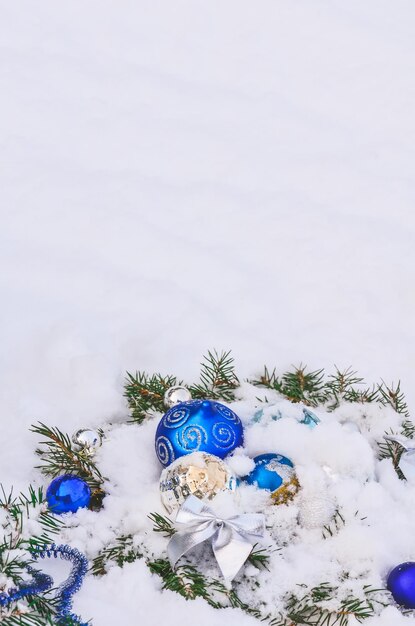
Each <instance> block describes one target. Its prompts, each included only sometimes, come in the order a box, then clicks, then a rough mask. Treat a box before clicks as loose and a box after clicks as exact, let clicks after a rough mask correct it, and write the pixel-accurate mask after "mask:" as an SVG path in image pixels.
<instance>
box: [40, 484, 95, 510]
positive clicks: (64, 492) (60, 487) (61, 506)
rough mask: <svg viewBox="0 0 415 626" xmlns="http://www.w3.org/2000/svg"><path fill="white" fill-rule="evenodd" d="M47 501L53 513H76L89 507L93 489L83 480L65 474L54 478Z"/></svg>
mask: <svg viewBox="0 0 415 626" xmlns="http://www.w3.org/2000/svg"><path fill="white" fill-rule="evenodd" d="M46 500H47V503H48V505H49V509H50V510H51V511H52V513H56V514H57V515H61V514H62V513H75V512H76V511H77V510H78V509H80V508H83V507H86V506H88V505H89V503H90V500H91V489H90V487H89V485H88V483H86V482H85V481H84V480H83V479H82V478H80V477H79V476H75V475H73V474H63V476H58V477H57V478H54V479H53V480H52V482H51V483H50V485H49V487H48V489H47V491H46Z"/></svg>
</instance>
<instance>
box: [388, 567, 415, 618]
mask: <svg viewBox="0 0 415 626" xmlns="http://www.w3.org/2000/svg"><path fill="white" fill-rule="evenodd" d="M387 587H388V589H389V591H390V592H391V594H392V595H393V599H394V600H395V602H397V603H398V604H400V605H401V606H403V607H405V608H406V609H415V563H413V562H411V561H410V562H408V563H401V564H400V565H398V566H397V567H395V568H394V569H393V570H392V571H391V572H390V573H389V576H388V582H387Z"/></svg>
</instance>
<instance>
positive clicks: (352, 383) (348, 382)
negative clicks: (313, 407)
mask: <svg viewBox="0 0 415 626" xmlns="http://www.w3.org/2000/svg"><path fill="white" fill-rule="evenodd" d="M335 369H336V372H335V374H330V375H329V376H328V382H327V383H326V387H327V389H328V390H329V392H330V395H331V397H330V402H331V404H330V406H329V407H328V409H329V410H330V411H334V409H337V408H338V406H339V405H340V402H341V401H342V400H345V398H346V397H350V394H353V393H355V392H356V391H357V390H356V385H357V386H358V385H362V384H363V383H364V381H363V378H361V377H360V376H358V375H357V372H355V371H354V370H353V369H352V368H351V367H347V368H346V369H344V370H339V368H338V367H337V366H336V365H335Z"/></svg>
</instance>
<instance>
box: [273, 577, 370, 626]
mask: <svg viewBox="0 0 415 626" xmlns="http://www.w3.org/2000/svg"><path fill="white" fill-rule="evenodd" d="M301 586H302V587H305V585H301ZM378 591H379V590H378V589H372V588H370V587H364V589H363V594H364V598H363V599H362V598H355V597H347V598H345V599H343V600H339V605H338V607H337V608H336V609H332V608H328V606H327V605H328V603H330V604H331V603H332V601H333V600H336V599H337V598H338V588H337V587H334V586H332V585H330V584H329V583H322V584H321V585H319V586H317V587H313V588H312V589H310V590H309V591H308V592H307V593H305V594H304V595H302V596H300V597H298V596H296V595H295V594H289V595H288V597H287V598H286V600H285V614H284V615H281V614H280V615H279V616H278V617H276V618H274V619H272V620H271V622H270V624H271V626H295V625H296V624H307V625H308V626H323V625H324V626H346V625H347V624H348V622H349V618H350V617H351V616H353V617H354V618H355V619H356V620H357V621H359V622H361V621H363V620H364V619H367V618H368V617H371V616H372V615H374V613H375V610H374V601H373V600H372V599H371V597H370V596H371V595H372V594H374V593H375V592H378Z"/></svg>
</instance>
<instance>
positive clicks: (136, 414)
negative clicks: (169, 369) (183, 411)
mask: <svg viewBox="0 0 415 626" xmlns="http://www.w3.org/2000/svg"><path fill="white" fill-rule="evenodd" d="M181 384H182V382H181V381H178V380H177V378H176V377H175V376H162V375H161V374H153V375H152V376H149V375H148V374H146V373H145V372H136V373H135V375H133V374H130V373H129V372H127V378H126V383H125V386H124V396H125V397H126V398H127V402H128V406H129V408H130V413H131V419H132V421H133V422H136V423H137V424H141V423H142V422H143V421H144V420H145V418H146V417H147V416H148V414H149V413H152V412H154V411H159V412H160V413H164V412H165V411H166V407H165V406H164V402H163V399H164V394H165V393H166V391H167V389H169V388H170V387H174V386H175V385H181Z"/></svg>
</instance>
